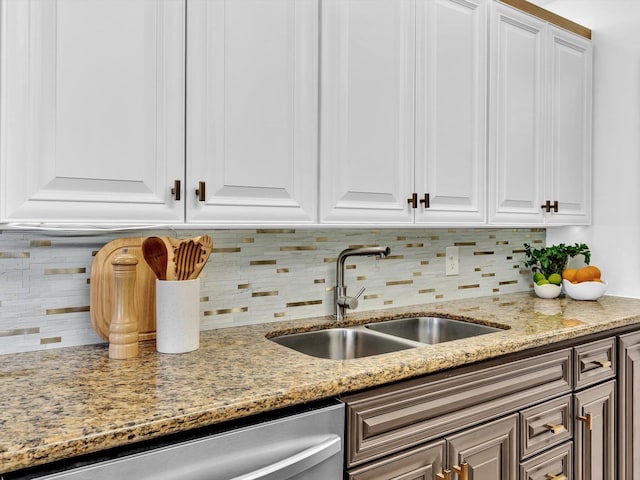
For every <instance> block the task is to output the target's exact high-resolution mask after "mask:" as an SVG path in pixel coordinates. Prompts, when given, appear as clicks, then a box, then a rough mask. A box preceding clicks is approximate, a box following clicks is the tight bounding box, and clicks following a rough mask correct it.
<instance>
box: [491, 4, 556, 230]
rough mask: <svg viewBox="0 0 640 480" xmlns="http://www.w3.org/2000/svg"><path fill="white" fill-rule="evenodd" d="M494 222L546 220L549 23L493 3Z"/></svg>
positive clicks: (530, 222)
mask: <svg viewBox="0 0 640 480" xmlns="http://www.w3.org/2000/svg"><path fill="white" fill-rule="evenodd" d="M494 8H495V10H494V11H493V15H492V32H491V67H490V71H491V74H490V93H489V103H490V105H491V107H490V126H489V132H490V135H489V222H490V223H514V224H521V223H522V224H542V223H544V214H543V212H542V209H541V208H540V205H541V204H542V203H543V195H544V174H545V173H544V156H545V149H544V133H543V128H544V124H543V121H544V101H545V98H544V94H545V91H544V82H545V67H544V65H545V41H544V39H545V35H544V34H545V29H546V23H545V22H543V21H541V20H537V19H535V18H533V17H531V16H529V15H526V14H524V13H521V12H518V11H517V10H514V9H512V8H509V7H505V6H503V5H501V4H497V3H496V4H494Z"/></svg>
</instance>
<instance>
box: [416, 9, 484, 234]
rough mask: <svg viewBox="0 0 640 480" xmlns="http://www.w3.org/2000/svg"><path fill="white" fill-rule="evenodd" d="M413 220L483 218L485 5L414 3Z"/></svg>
mask: <svg viewBox="0 0 640 480" xmlns="http://www.w3.org/2000/svg"><path fill="white" fill-rule="evenodd" d="M417 6H418V11H417V25H418V27H417V46H418V47H417V55H416V59H417V75H416V93H417V99H416V158H415V172H416V179H415V190H414V191H416V192H418V196H419V197H420V198H421V199H424V198H425V197H424V195H425V194H428V199H429V206H428V208H426V205H425V203H426V202H422V203H421V205H420V206H418V209H417V210H416V223H421V222H428V223H432V224H433V223H440V224H445V225H451V224H456V223H480V224H481V223H484V222H485V216H486V213H485V211H486V207H485V190H486V178H485V175H486V172H485V165H486V136H487V133H486V97H487V92H486V85H487V80H486V77H487V6H486V3H485V1H484V0H428V1H425V0H421V1H419V2H418V4H417Z"/></svg>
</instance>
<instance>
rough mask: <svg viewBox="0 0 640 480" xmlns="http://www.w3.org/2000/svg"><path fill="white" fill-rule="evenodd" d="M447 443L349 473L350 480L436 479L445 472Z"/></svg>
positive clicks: (424, 448) (398, 455)
mask: <svg viewBox="0 0 640 480" xmlns="http://www.w3.org/2000/svg"><path fill="white" fill-rule="evenodd" d="M444 454H445V442H444V441H439V442H434V443H430V444H428V445H423V446H421V447H417V448H412V449H411V450H408V451H406V452H402V453H397V454H395V455H392V456H391V457H387V458H384V459H382V460H377V461H375V462H371V463H369V464H368V465H366V466H363V467H359V468H354V469H351V470H349V471H348V472H347V478H348V480H389V479H390V478H395V479H402V478H407V479H409V478H416V479H417V478H424V479H426V478H436V475H437V474H438V473H440V472H442V471H443V467H444V465H443V461H444Z"/></svg>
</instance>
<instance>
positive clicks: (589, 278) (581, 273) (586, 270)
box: [576, 265, 601, 282]
mask: <svg viewBox="0 0 640 480" xmlns="http://www.w3.org/2000/svg"><path fill="white" fill-rule="evenodd" d="M600 275H601V273H600V269H599V268H598V267H596V266H593V265H590V266H588V267H583V268H580V269H579V270H578V271H577V272H576V280H577V281H578V282H593V281H595V280H598V279H600Z"/></svg>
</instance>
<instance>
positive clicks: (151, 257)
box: [142, 237, 169, 280]
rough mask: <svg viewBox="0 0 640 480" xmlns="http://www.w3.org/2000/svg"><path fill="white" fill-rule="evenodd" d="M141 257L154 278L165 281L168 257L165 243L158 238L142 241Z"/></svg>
mask: <svg viewBox="0 0 640 480" xmlns="http://www.w3.org/2000/svg"><path fill="white" fill-rule="evenodd" d="M142 255H143V256H144V260H145V261H146V262H147V264H148V265H149V267H151V270H153V273H155V274H156V277H158V279H160V280H166V279H167V262H168V257H169V255H168V251H167V246H166V243H165V241H164V240H163V239H162V238H160V237H148V238H145V239H144V240H143V241H142Z"/></svg>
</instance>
